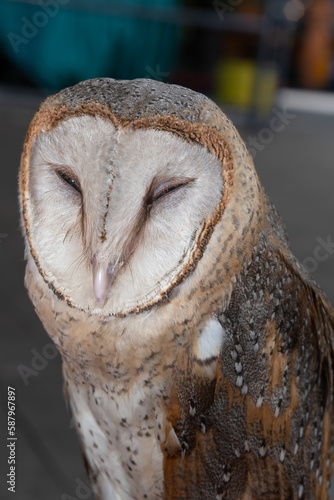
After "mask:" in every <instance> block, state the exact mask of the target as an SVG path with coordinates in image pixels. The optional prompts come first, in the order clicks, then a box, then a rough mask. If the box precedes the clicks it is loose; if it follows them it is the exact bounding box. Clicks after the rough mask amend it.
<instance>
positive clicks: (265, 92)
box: [216, 59, 278, 114]
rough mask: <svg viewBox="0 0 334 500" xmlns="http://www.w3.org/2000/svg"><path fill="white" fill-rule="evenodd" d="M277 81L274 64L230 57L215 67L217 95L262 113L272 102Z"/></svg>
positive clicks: (226, 101)
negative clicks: (259, 63) (262, 64)
mask: <svg viewBox="0 0 334 500" xmlns="http://www.w3.org/2000/svg"><path fill="white" fill-rule="evenodd" d="M277 84H278V71H277V68H276V66H275V65H273V64H270V65H265V66H263V67H261V68H257V66H256V63H255V61H251V60H248V59H229V60H226V61H221V62H220V64H219V66H218V68H217V75H216V97H217V100H219V101H221V102H224V103H226V104H229V105H233V106H237V107H238V108H241V109H243V110H247V109H249V108H250V107H253V108H255V109H256V110H257V111H258V112H259V113H261V114H265V113H267V112H269V111H270V110H271V108H272V106H273V101H274V97H275V92H276V89H277Z"/></svg>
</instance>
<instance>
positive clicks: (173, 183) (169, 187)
mask: <svg viewBox="0 0 334 500" xmlns="http://www.w3.org/2000/svg"><path fill="white" fill-rule="evenodd" d="M194 180H195V179H192V178H178V179H168V180H167V181H164V182H162V183H160V184H159V185H158V187H157V188H156V189H154V190H153V193H152V194H149V196H148V199H147V204H148V205H152V204H153V203H154V202H156V201H160V200H161V199H163V198H165V197H167V196H168V195H170V194H172V193H174V192H175V191H178V190H179V189H181V188H183V187H185V186H187V185H188V184H190V183H191V182H192V181H194ZM150 191H152V189H151V190H150Z"/></svg>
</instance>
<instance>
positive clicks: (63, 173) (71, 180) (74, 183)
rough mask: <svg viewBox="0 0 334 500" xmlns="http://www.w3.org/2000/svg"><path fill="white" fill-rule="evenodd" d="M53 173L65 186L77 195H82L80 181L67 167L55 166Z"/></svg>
mask: <svg viewBox="0 0 334 500" xmlns="http://www.w3.org/2000/svg"><path fill="white" fill-rule="evenodd" d="M55 172H56V174H57V175H58V177H59V178H60V179H61V180H62V181H63V182H64V183H65V184H66V185H67V186H70V187H71V188H72V189H73V190H74V191H76V192H77V193H78V194H80V195H81V194H82V192H81V186H80V181H79V179H78V177H77V176H76V175H75V174H74V173H73V172H72V170H70V169H69V168H68V167H62V166H57V167H56V168H55Z"/></svg>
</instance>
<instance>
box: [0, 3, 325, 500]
mask: <svg viewBox="0 0 334 500" xmlns="http://www.w3.org/2000/svg"><path fill="white" fill-rule="evenodd" d="M333 14H334V2H333V0H212V1H209V0H207V1H205V0H131V1H130V0H129V1H127V0H125V1H122V2H121V1H112V0H109V1H107V0H96V1H94V0H81V1H79V0H24V1H23V0H21V1H18V0H6V1H5V0H0V70H1V73H0V151H1V153H2V155H3V156H2V160H1V167H0V168H1V182H0V273H1V274H0V276H1V279H0V329H1V337H0V391H1V398H0V400H1V407H0V473H1V476H0V498H1V499H7V498H12V497H13V494H12V493H10V492H8V491H7V485H6V480H7V478H6V474H7V472H8V465H7V462H6V460H7V456H8V448H6V437H7V435H6V427H7V425H6V401H7V396H6V395H7V386H8V385H10V386H12V387H15V389H16V393H17V429H18V430H17V437H18V441H17V484H16V496H15V498H16V499H18V500H36V499H37V500H39V499H40V500H56V499H58V500H60V499H61V500H75V499H88V498H90V499H93V495H92V493H91V491H90V490H89V488H88V487H87V485H86V483H85V475H84V471H83V467H82V464H81V457H80V450H79V446H78V442H77V438H76V434H75V431H74V429H73V425H72V422H71V415H70V412H69V410H67V408H66V405H65V402H64V399H63V397H62V380H61V360H60V356H59V355H57V354H56V351H55V349H54V347H53V345H52V343H51V341H50V340H49V338H48V336H47V334H46V333H45V332H44V330H43V328H42V326H41V324H40V322H39V320H38V318H37V316H36V315H35V313H34V310H33V307H32V305H31V304H30V302H29V300H28V298H27V296H26V292H25V290H24V287H23V276H24V267H25V262H24V252H23V242H22V238H21V234H20V227H19V214H18V206H17V172H18V168H19V162H20V155H21V151H22V144H23V141H24V136H25V133H26V130H27V127H28V125H29V122H30V120H31V118H32V116H33V114H34V112H35V111H36V110H37V108H38V105H39V103H40V101H41V100H42V99H43V98H44V97H46V96H47V95H49V94H51V93H54V92H56V91H58V90H60V89H62V88H64V87H66V86H69V85H73V84H75V83H77V82H78V81H81V80H85V79H88V78H94V77H106V76H108V77H113V78H118V79H133V78H152V79H155V80H160V81H163V82H167V83H175V84H179V85H183V86H186V87H189V88H191V89H193V90H196V91H199V92H202V93H204V94H206V95H208V96H209V97H211V98H212V99H213V100H214V101H216V102H217V103H218V104H219V105H220V106H221V107H222V108H223V110H224V111H225V112H226V114H227V115H228V116H230V117H231V118H232V120H233V121H234V123H235V124H236V126H237V128H238V129H239V131H240V133H241V135H242V137H243V139H244V140H245V142H246V144H247V145H248V147H249V149H250V151H251V153H252V155H253V158H254V161H255V165H256V168H257V171H258V173H259V176H260V179H261V182H262V184H263V185H264V187H265V188H266V190H267V192H268V193H269V195H270V197H271V199H272V201H273V202H274V204H275V205H276V207H277V208H278V211H279V212H280V213H281V215H282V217H283V220H284V222H285V224H286V226H287V228H288V232H289V235H290V239H291V245H292V249H293V251H294V253H295V254H296V256H297V257H298V258H299V260H300V261H301V262H302V263H303V264H304V265H305V267H306V268H307V269H308V271H309V272H310V274H311V275H312V277H313V278H314V279H315V280H316V281H317V282H318V283H319V284H320V286H321V287H322V288H323V290H324V291H325V293H326V294H327V295H328V297H329V299H330V300H331V302H332V303H334V283H333V271H334V250H333V248H332V246H331V242H334V227H333V226H334V224H333V215H334V197H333V186H334V165H333V158H334V140H333V139H334V137H333V130H334V93H333V91H334V64H333V63H334V16H333ZM319 247H320V248H321V249H322V251H321V252H320V254H319V252H318V250H319ZM319 255H321V256H322V257H321V258H322V260H321V261H319V257H318V256H319ZM331 500H334V490H333V489H332V496H331Z"/></svg>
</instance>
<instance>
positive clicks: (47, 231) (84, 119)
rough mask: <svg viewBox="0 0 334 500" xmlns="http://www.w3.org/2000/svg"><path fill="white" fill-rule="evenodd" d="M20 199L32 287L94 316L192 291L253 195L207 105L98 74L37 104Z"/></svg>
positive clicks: (246, 170)
mask: <svg viewBox="0 0 334 500" xmlns="http://www.w3.org/2000/svg"><path fill="white" fill-rule="evenodd" d="M20 192H21V195H20V200H21V208H22V221H23V227H24V233H25V236H26V244H27V249H28V254H29V258H30V256H31V257H32V259H33V261H34V265H35V266H36V267H37V269H38V271H39V273H40V275H41V276H42V278H43V280H44V281H45V282H46V283H47V284H48V286H49V288H50V289H51V290H52V291H53V292H54V293H55V294H56V295H57V297H58V298H59V299H63V300H64V301H66V302H67V304H68V305H69V306H70V307H74V308H78V309H81V310H84V311H86V312H88V313H90V314H100V315H101V314H102V315H104V316H126V315H128V314H132V313H140V312H141V311H146V310H148V309H150V308H152V307H153V306H155V305H158V304H160V303H162V302H163V301H165V300H170V298H171V297H172V296H173V294H177V293H179V291H180V290H182V287H185V286H190V283H192V285H191V286H199V285H200V281H199V280H200V279H201V280H202V284H203V282H204V281H205V279H204V278H205V269H206V267H205V266H207V262H208V259H211V261H212V260H214V259H216V258H217V255H218V254H221V253H222V249H223V248H224V244H225V248H226V245H227V244H228V245H229V248H230V253H229V254H227V255H226V265H229V263H231V261H233V255H234V254H235V252H237V251H238V252H239V253H240V252H242V245H241V246H240V245H239V246H238V249H237V250H236V248H234V244H233V242H234V240H235V239H236V238H238V240H240V239H241V240H242V239H243V238H244V237H245V235H246V233H248V232H249V229H250V226H251V221H252V218H253V215H254V211H255V210H256V209H257V207H258V202H257V200H258V199H259V196H260V188H259V184H258V180H257V176H256V173H255V171H254V167H253V163H252V160H251V158H250V155H249V154H248V152H247V150H246V147H245V146H244V144H243V142H242V141H241V139H240V137H239V135H238V133H237V132H236V130H235V128H234V127H233V126H232V124H231V123H230V121H229V120H228V119H227V118H226V116H225V115H224V114H223V113H222V112H221V111H220V109H219V108H218V107H217V106H216V105H215V104H214V103H213V102H212V101H210V100H209V99H208V98H206V97H204V96H202V95H200V94H197V93H195V92H193V91H191V90H188V89H185V88H182V87H179V86H176V85H167V84H162V83H159V82H155V81H151V80H134V81H117V80H113V79H110V78H102V79H93V80H88V81H85V82H82V83H79V84H78V85H75V86H74V87H71V88H68V89H65V90H63V91H61V92H60V93H58V94H56V95H54V96H51V97H49V98H48V99H46V101H44V102H43V103H42V105H41V106H40V109H39V111H38V112H37V114H36V115H35V117H34V119H33V120H32V123H31V125H30V128H29V130H28V133H27V136H26V140H25V144H24V152H23V155H22V164H21V171H20ZM240 260H241V259H238V261H240ZM203 273H204V277H203ZM223 278H224V277H222V278H221V279H222V280H223ZM196 280H197V281H196ZM203 280H204V281H203Z"/></svg>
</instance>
